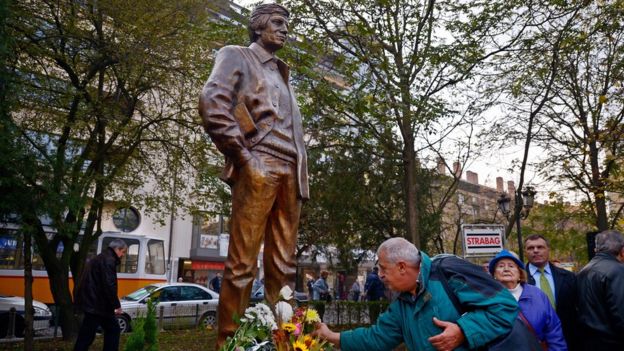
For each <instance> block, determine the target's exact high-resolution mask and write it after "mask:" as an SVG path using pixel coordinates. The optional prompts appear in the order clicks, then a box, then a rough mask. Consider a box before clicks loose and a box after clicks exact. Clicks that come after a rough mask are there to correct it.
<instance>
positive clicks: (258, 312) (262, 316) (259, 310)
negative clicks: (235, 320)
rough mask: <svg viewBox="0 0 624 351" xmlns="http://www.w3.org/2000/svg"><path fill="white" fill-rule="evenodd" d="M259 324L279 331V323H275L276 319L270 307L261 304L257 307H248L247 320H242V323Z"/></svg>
mask: <svg viewBox="0 0 624 351" xmlns="http://www.w3.org/2000/svg"><path fill="white" fill-rule="evenodd" d="M254 321H255V322H257V323H258V324H260V325H261V326H263V327H268V328H271V330H275V329H277V323H275V317H273V312H271V309H270V308H269V306H267V305H265V304H263V303H259V304H257V305H255V306H252V307H248V308H247V309H246V310H245V318H241V322H254Z"/></svg>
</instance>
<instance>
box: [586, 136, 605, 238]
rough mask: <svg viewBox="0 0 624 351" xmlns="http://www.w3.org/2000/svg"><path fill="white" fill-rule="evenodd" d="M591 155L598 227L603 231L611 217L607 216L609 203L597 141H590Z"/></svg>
mask: <svg viewBox="0 0 624 351" xmlns="http://www.w3.org/2000/svg"><path fill="white" fill-rule="evenodd" d="M589 155H590V156H589V157H590V163H591V172H592V185H593V188H594V189H593V193H594V199H595V201H596V228H598V231H599V232H601V231H603V230H607V229H609V219H608V216H607V203H606V198H605V191H604V182H603V181H602V178H601V175H600V165H599V159H598V158H599V157H598V146H597V145H596V142H591V143H589Z"/></svg>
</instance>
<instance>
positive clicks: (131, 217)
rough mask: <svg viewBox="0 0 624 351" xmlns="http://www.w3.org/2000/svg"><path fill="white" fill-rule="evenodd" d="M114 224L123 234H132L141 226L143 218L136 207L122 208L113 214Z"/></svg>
mask: <svg viewBox="0 0 624 351" xmlns="http://www.w3.org/2000/svg"><path fill="white" fill-rule="evenodd" d="M113 224H115V227H117V229H119V230H120V231H122V232H131V231H134V230H136V229H137V228H138V227H139V224H141V216H140V215H139V211H137V209H135V208H134V207H124V208H120V209H118V210H117V211H115V213H114V214H113Z"/></svg>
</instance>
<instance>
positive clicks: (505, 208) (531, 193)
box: [497, 186, 537, 262]
mask: <svg viewBox="0 0 624 351" xmlns="http://www.w3.org/2000/svg"><path fill="white" fill-rule="evenodd" d="M536 193H537V192H536V191H535V189H534V188H533V187H532V186H527V187H526V189H525V190H524V191H521V189H518V191H517V193H516V199H515V200H516V201H515V206H516V207H515V208H516V210H515V213H516V216H515V219H516V232H517V234H518V235H517V236H518V256H519V257H520V261H522V262H524V250H523V248H522V227H521V223H520V221H521V220H522V219H526V218H527V217H528V216H529V212H530V211H531V208H532V207H533V200H534V199H535V194H536ZM497 202H498V209H499V210H500V211H501V212H502V213H503V214H504V215H505V216H506V217H507V218H509V214H510V213H511V210H510V208H509V204H510V203H511V199H510V198H509V196H507V194H506V193H503V194H501V196H500V198H499V199H498V201H497Z"/></svg>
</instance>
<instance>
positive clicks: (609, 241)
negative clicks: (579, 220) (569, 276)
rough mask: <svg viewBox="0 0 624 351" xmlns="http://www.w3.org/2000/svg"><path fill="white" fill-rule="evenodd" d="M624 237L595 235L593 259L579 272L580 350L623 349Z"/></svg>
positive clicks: (614, 234)
mask: <svg viewBox="0 0 624 351" xmlns="http://www.w3.org/2000/svg"><path fill="white" fill-rule="evenodd" d="M623 262H624V236H623V235H622V233H620V232H618V231H615V230H607V231H604V232H602V233H600V234H598V235H597V236H596V256H594V258H592V260H591V261H589V263H588V264H587V265H586V266H585V267H584V268H583V269H582V270H581V272H579V274H578V278H577V282H578V292H579V294H578V308H579V321H580V324H581V326H582V328H581V330H582V331H583V333H584V337H583V338H582V340H583V350H588V351H607V350H621V349H622V348H624V264H623Z"/></svg>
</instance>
